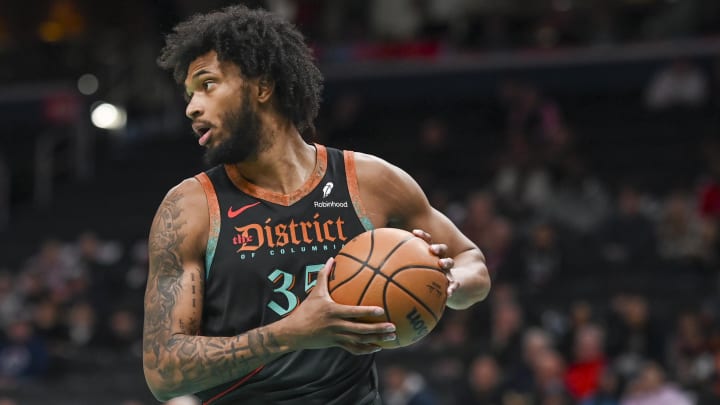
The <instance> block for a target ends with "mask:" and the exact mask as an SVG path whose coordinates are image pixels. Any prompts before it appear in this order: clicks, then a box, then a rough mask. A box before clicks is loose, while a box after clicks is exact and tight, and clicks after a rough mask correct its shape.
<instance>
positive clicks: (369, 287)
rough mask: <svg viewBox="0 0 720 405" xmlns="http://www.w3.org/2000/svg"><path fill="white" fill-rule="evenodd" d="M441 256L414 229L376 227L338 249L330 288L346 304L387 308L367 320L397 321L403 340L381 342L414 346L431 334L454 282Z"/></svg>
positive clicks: (399, 334)
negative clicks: (434, 252)
mask: <svg viewBox="0 0 720 405" xmlns="http://www.w3.org/2000/svg"><path fill="white" fill-rule="evenodd" d="M438 259H439V258H438V257H437V256H435V255H433V254H432V253H431V252H430V249H429V245H428V244H427V243H426V242H425V241H424V240H422V239H420V238H418V237H417V236H415V235H413V234H412V233H410V232H407V231H404V230H402V229H394V228H379V229H374V230H371V231H367V232H364V233H362V234H360V235H358V236H356V237H355V238H353V239H352V240H351V241H350V242H348V243H347V244H346V245H345V246H344V247H343V248H342V249H341V250H340V252H338V254H337V256H336V257H335V262H336V264H335V270H334V271H333V272H332V273H331V275H330V278H329V280H328V290H329V292H330V296H331V297H332V299H333V300H335V301H336V302H338V303H340V304H346V305H363V306H366V305H368V306H379V307H382V308H384V309H385V315H384V316H380V317H369V318H367V319H365V318H363V319H361V320H362V321H366V322H385V321H387V322H392V323H393V324H395V327H396V329H397V330H396V333H397V339H396V340H394V341H391V342H383V343H379V344H378V345H379V346H382V347H384V348H388V349H394V348H399V347H404V346H408V345H411V344H413V343H415V342H417V341H419V340H420V339H422V338H423V337H425V336H426V335H427V334H428V333H430V331H432V330H433V328H435V326H436V325H437V323H438V321H439V320H440V317H441V316H442V314H443V310H444V309H445V302H446V301H447V288H448V284H449V281H448V279H447V277H446V276H445V272H444V271H443V270H442V269H441V268H440V266H439V264H438Z"/></svg>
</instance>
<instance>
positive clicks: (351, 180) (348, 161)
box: [343, 150, 375, 231]
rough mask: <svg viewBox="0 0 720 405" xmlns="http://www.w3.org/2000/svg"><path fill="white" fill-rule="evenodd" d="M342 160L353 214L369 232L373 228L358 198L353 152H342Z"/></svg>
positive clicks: (358, 189) (358, 191) (358, 190)
mask: <svg viewBox="0 0 720 405" xmlns="http://www.w3.org/2000/svg"><path fill="white" fill-rule="evenodd" d="M343 158H344V160H345V175H346V176H347V185H348V192H349V193H350V200H351V201H352V205H353V207H354V208H355V213H356V214H357V216H358V219H360V223H362V225H363V227H364V228H365V230H366V231H369V230H371V229H374V228H375V227H374V226H373V224H372V222H371V221H370V217H368V215H367V211H365V207H364V206H363V203H362V199H361V198H360V188H359V187H358V178H357V171H356V168H355V152H353V151H349V150H345V151H343Z"/></svg>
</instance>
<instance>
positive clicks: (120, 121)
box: [90, 103, 127, 130]
mask: <svg viewBox="0 0 720 405" xmlns="http://www.w3.org/2000/svg"><path fill="white" fill-rule="evenodd" d="M90 120H91V121H92V123H93V125H95V126H96V127H98V128H101V129H113V130H116V129H122V128H125V123H126V122H127V114H126V113H125V110H124V109H123V108H122V107H119V106H116V105H113V104H110V103H98V104H97V105H96V106H94V107H93V109H92V112H91V113H90Z"/></svg>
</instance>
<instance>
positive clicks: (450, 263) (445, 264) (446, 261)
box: [438, 257, 455, 271]
mask: <svg viewBox="0 0 720 405" xmlns="http://www.w3.org/2000/svg"><path fill="white" fill-rule="evenodd" d="M438 263H439V264H440V268H441V269H443V270H445V271H450V269H452V268H453V267H454V266H455V260H453V259H452V258H451V257H445V258H442V259H440V260H438Z"/></svg>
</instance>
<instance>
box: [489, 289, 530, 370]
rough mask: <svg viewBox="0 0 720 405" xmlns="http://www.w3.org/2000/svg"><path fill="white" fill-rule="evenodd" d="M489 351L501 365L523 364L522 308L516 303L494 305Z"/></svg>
mask: <svg viewBox="0 0 720 405" xmlns="http://www.w3.org/2000/svg"><path fill="white" fill-rule="evenodd" d="M491 322H492V325H491V327H490V342H489V350H490V352H491V354H492V355H493V356H494V357H495V358H496V359H498V361H499V362H500V363H501V364H507V365H517V364H520V362H521V356H522V353H521V350H520V349H521V347H522V334H523V313H522V308H521V307H520V306H519V305H518V304H517V303H515V302H503V303H500V304H498V305H494V306H493V308H492V315H491Z"/></svg>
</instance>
